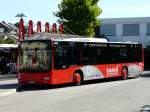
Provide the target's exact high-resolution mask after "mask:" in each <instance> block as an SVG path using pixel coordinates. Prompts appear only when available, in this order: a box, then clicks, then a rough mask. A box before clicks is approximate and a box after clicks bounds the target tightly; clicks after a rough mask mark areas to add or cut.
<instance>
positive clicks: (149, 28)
mask: <svg viewBox="0 0 150 112" xmlns="http://www.w3.org/2000/svg"><path fill="white" fill-rule="evenodd" d="M146 29H147V33H146V34H147V35H150V23H147V25H146Z"/></svg>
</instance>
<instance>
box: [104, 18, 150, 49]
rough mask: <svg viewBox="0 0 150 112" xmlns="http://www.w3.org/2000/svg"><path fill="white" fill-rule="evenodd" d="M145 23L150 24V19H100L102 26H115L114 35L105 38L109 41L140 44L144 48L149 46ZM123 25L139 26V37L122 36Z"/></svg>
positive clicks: (149, 39) (149, 38) (149, 36)
mask: <svg viewBox="0 0 150 112" xmlns="http://www.w3.org/2000/svg"><path fill="white" fill-rule="evenodd" d="M147 23H150V17H141V18H110V19H102V24H116V35H115V36H114V35H113V36H107V38H108V39H109V41H121V42H126V41H130V42H138V43H142V44H143V46H144V47H147V46H150V35H147ZM123 24H139V35H138V36H124V35H123Z"/></svg>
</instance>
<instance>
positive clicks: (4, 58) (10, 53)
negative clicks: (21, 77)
mask: <svg viewBox="0 0 150 112" xmlns="http://www.w3.org/2000/svg"><path fill="white" fill-rule="evenodd" d="M17 48H18V45H15V44H0V74H6V73H8V72H10V73H16V72H17V68H16V62H17Z"/></svg>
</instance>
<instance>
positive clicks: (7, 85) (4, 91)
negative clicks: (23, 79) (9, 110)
mask: <svg viewBox="0 0 150 112" xmlns="http://www.w3.org/2000/svg"><path fill="white" fill-rule="evenodd" d="M17 85H18V82H17V79H11V80H0V97H4V96H8V95H10V94H13V93H15V92H16V88H17Z"/></svg>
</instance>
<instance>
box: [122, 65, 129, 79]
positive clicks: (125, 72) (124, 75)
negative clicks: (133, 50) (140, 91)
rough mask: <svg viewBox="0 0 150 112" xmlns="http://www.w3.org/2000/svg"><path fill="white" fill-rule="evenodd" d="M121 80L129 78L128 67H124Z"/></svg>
mask: <svg viewBox="0 0 150 112" xmlns="http://www.w3.org/2000/svg"><path fill="white" fill-rule="evenodd" d="M121 78H122V79H123V80H126V79H127V78H128V69H127V67H123V68H122V71H121Z"/></svg>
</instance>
